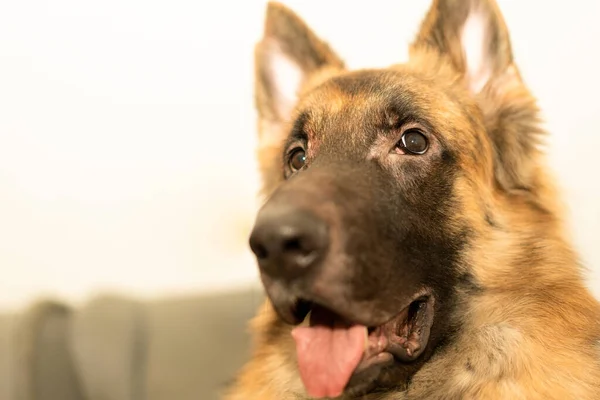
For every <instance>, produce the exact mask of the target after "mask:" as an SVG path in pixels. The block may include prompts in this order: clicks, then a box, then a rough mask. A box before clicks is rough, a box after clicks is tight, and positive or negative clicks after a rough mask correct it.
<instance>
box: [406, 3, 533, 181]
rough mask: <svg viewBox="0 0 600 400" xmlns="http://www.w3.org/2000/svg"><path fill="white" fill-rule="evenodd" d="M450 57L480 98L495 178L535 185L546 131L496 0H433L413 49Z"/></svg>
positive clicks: (478, 98) (413, 52) (413, 51)
mask: <svg viewBox="0 0 600 400" xmlns="http://www.w3.org/2000/svg"><path fill="white" fill-rule="evenodd" d="M432 50H433V51H437V52H438V53H439V54H440V55H441V56H442V57H446V59H447V60H448V61H450V63H451V64H452V65H453V66H454V68H455V69H456V70H457V72H459V73H460V74H461V76H462V78H463V82H464V85H465V86H466V88H467V89H468V90H469V91H470V92H471V93H472V94H473V96H474V97H475V99H476V100H477V102H478V104H479V106H480V108H481V110H482V112H483V115H484V118H485V125H486V129H487V132H488V134H489V136H490V138H491V141H492V144H493V146H494V150H495V153H496V157H495V170H496V180H497V181H498V183H499V184H500V186H501V187H503V188H504V189H506V190H512V189H532V186H534V185H535V182H534V180H535V177H534V176H533V174H534V173H535V171H534V168H535V163H536V162H537V160H536V159H535V158H536V156H537V155H538V150H537V145H538V144H539V142H540V140H539V139H540V137H541V134H542V133H543V132H542V130H541V128H540V121H539V117H538V108H537V106H536V102H535V99H534V98H533V97H532V96H531V94H530V92H529V91H528V90H527V88H526V87H525V85H524V84H523V82H522V80H521V76H520V74H519V71H518V68H517V66H516V65H515V63H514V60H513V54H512V49H511V43H510V37H509V33H508V29H507V27H506V24H505V22H504V18H503V17H502V14H501V12H500V9H499V8H498V5H497V4H496V2H495V1H494V0H434V2H433V5H432V6H431V8H430V10H429V12H428V14H427V16H426V17H425V20H424V21H423V23H422V26H421V30H420V32H419V33H418V34H417V38H416V40H415V41H414V43H413V45H412V46H411V54H413V55H414V54H415V53H418V52H420V51H432Z"/></svg>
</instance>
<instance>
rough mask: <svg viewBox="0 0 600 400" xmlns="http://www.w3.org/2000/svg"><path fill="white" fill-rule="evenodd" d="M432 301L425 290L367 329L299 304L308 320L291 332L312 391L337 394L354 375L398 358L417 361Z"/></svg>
mask: <svg viewBox="0 0 600 400" xmlns="http://www.w3.org/2000/svg"><path fill="white" fill-rule="evenodd" d="M433 305H434V298H433V296H431V295H430V294H427V295H422V294H421V295H419V296H418V297H416V298H415V299H414V300H413V301H412V302H411V303H410V304H409V305H408V306H407V307H406V308H404V309H403V310H402V311H401V312H400V313H399V314H398V315H396V316H395V317H394V318H392V319H391V320H390V321H388V322H386V323H385V324H383V325H380V326H376V327H367V326H364V325H360V324H354V323H351V322H349V321H347V320H345V319H344V318H342V317H340V316H339V315H337V314H335V313H334V312H332V311H330V310H328V309H327V308H325V307H322V306H319V305H317V304H313V303H310V302H304V301H300V302H298V303H297V305H296V313H297V315H300V316H301V317H305V318H304V319H305V321H304V323H303V324H301V325H300V326H298V327H296V328H294V330H293V331H292V336H293V337H294V339H295V341H296V352H297V358H298V366H299V369H300V376H301V378H302V381H303V383H304V385H305V387H306V390H307V392H308V394H309V395H310V396H312V397H315V398H321V397H337V396H340V395H341V394H342V393H343V392H344V390H345V389H346V388H347V387H348V385H349V383H350V381H351V378H353V377H357V376H359V375H362V374H363V373H365V372H367V371H368V370H370V369H373V368H377V367H379V368H382V367H384V366H386V365H388V364H391V363H392V362H393V361H394V359H395V360H397V361H399V362H411V361H413V360H416V359H417V358H418V357H419V356H420V355H421V354H422V352H423V350H424V349H425V347H426V346H427V343H428V341H429V333H430V329H431V325H432V323H433V313H434V307H433ZM307 314H309V316H307ZM302 319H303V318H300V320H302ZM352 380H354V379H352Z"/></svg>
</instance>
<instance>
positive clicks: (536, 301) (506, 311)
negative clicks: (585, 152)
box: [226, 0, 600, 400]
mask: <svg viewBox="0 0 600 400" xmlns="http://www.w3.org/2000/svg"><path fill="white" fill-rule="evenodd" d="M469 1H477V0H467V1H464V2H462V3H460V2H459V3H460V4H459V3H457V0H456V1H453V0H446V1H443V0H439V1H438V0H436V1H434V4H433V6H432V8H431V10H430V12H429V14H428V15H427V17H426V18H425V21H424V23H423V26H422V30H421V32H420V33H419V35H418V36H417V40H416V41H415V43H413V46H412V47H411V59H410V61H409V62H408V63H407V64H406V65H401V66H400V65H399V66H394V67H391V69H393V70H397V71H399V72H402V74H404V75H403V76H406V78H403V79H412V80H413V81H414V82H413V81H411V87H414V88H415V91H417V92H419V93H421V94H422V96H421V100H420V101H421V102H422V103H423V106H424V107H427V108H428V109H430V110H432V111H431V112H432V115H433V118H435V119H436V120H437V121H438V122H439V124H440V125H441V126H444V124H448V125H449V126H448V130H447V132H448V137H447V140H448V142H449V145H450V146H457V147H460V148H461V149H462V151H464V152H471V153H472V154H474V155H475V156H474V157H471V158H468V157H465V158H462V159H461V160H460V162H461V163H462V164H461V169H462V170H463V171H464V173H463V174H462V175H461V176H460V177H458V178H457V181H456V183H455V188H456V192H457V193H458V194H457V196H458V197H459V199H460V202H459V203H460V206H459V209H457V210H456V214H455V216H454V218H456V221H457V223H458V221H461V222H464V221H467V222H468V223H469V226H471V228H472V229H473V231H475V232H476V233H477V239H476V240H475V241H474V242H473V243H472V245H471V246H470V247H469V249H468V251H467V254H465V257H466V260H467V262H466V263H464V265H463V268H465V270H468V271H469V272H470V273H471V274H472V275H473V276H474V277H475V279H476V280H477V282H478V283H479V284H480V285H481V287H483V288H485V289H484V290H483V291H482V292H481V293H479V294H478V295H476V297H475V298H470V299H465V300H464V304H462V305H461V310H462V311H461V319H462V325H461V332H460V333H459V336H458V338H457V340H456V341H455V342H454V343H453V344H452V346H449V347H447V348H445V349H443V350H442V351H441V352H438V353H436V354H435V355H434V356H433V357H432V358H431V359H430V360H429V361H428V362H427V363H426V364H425V365H424V366H423V367H422V368H421V369H420V370H419V371H418V372H417V373H416V375H414V377H413V378H412V380H411V383H410V385H409V386H408V388H406V390H403V391H400V390H399V391H395V392H389V393H380V394H372V395H366V396H364V397H362V398H363V399H370V400H387V399H389V400H392V399H395V400H400V399H406V400H408V399H429V400H433V399H506V400H513V399H578V400H592V399H600V346H599V344H598V343H599V339H600V307H599V305H598V302H597V301H596V299H594V298H593V297H592V295H591V294H590V293H589V291H588V290H587V289H586V288H585V285H584V281H583V274H582V270H581V269H580V267H579V260H578V258H577V255H576V253H575V252H574V250H573V248H572V245H571V243H570V239H569V237H568V235H567V234H566V231H565V227H564V221H563V212H562V205H561V204H560V200H559V196H558V195H557V193H556V191H555V189H554V187H553V179H552V177H551V176H549V174H548V172H547V168H546V167H545V160H544V157H543V152H542V151H541V149H540V146H539V143H540V141H541V138H542V137H543V132H542V130H541V129H540V127H539V118H538V114H537V113H538V110H537V106H536V103H535V100H534V98H533V97H532V96H531V94H530V93H529V91H528V89H527V88H526V86H525V85H524V84H523V82H522V79H521V77H520V75H519V72H518V69H517V67H516V66H515V65H514V63H513V59H512V55H511V52H510V43H509V41H508V32H507V30H506V26H505V24H504V21H503V19H502V17H501V15H500V13H499V9H498V7H497V6H496V5H495V3H493V2H492V1H484V0H480V1H478V3H481V4H482V5H483V6H484V7H486V10H488V12H489V13H490V14H489V15H491V17H492V19H491V21H492V22H491V23H492V24H494V26H495V27H496V28H497V30H496V32H497V34H496V36H495V37H494V40H495V42H494V43H496V48H497V51H498V54H499V57H497V59H496V63H495V64H494V77H493V79H492V80H491V81H490V82H489V83H488V84H487V85H486V86H485V87H484V89H483V90H482V91H481V92H480V93H477V94H476V95H474V96H473V95H471V94H470V93H468V91H466V90H465V89H464V88H463V84H464V82H463V79H464V68H465V66H464V60H463V58H462V55H461V53H460V49H458V47H457V46H458V45H457V43H456V40H457V39H456V31H453V30H452V27H453V26H454V25H453V24H454V23H455V22H454V21H449V22H448V21H444V20H443V18H445V16H446V13H447V10H448V9H449V7H464V5H465V4H467V3H469ZM269 13H270V15H271V17H272V16H273V14H278V15H281V14H283V15H284V18H283V20H282V19H281V18H267V28H266V37H267V39H268V37H269V35H272V34H273V32H274V31H276V34H277V35H281V34H284V35H296V34H298V32H297V31H296V30H295V29H296V27H297V26H298V24H301V22H299V21H300V20H299V19H298V18H297V17H296V16H295V15H294V14H293V13H292V12H291V11H289V10H287V9H285V8H284V7H283V6H281V5H278V4H273V3H272V4H271V5H270V6H269ZM452 15H453V17H452V18H459V17H456V15H459V14H452ZM274 21H277V22H274ZM282 21H285V22H286V23H287V25H286V24H284V23H282ZM290 21H293V22H290ZM458 23H459V22H456V24H458ZM311 35H312V34H311ZM310 41H312V42H317V43H318V45H317V48H318V49H319V51H322V52H323V57H322V58H323V60H328V61H326V62H325V61H324V63H323V65H314V64H313V65H305V66H303V68H304V69H305V70H306V72H307V75H308V77H309V78H307V79H306V81H304V82H303V87H302V88H301V89H300V90H299V103H302V104H307V103H311V104H312V107H313V109H314V110H317V111H316V114H318V113H319V112H321V113H324V114H327V115H335V114H336V113H341V112H342V110H343V109H347V108H356V107H369V106H372V104H370V103H369V101H370V100H368V99H362V98H360V96H358V97H355V98H352V99H349V98H345V97H344V96H343V95H341V94H340V93H338V92H336V91H335V90H333V89H331V90H329V89H327V83H326V81H327V80H328V79H329V78H330V77H331V76H333V75H335V74H344V73H345V72H344V70H343V63H342V62H341V61H340V59H339V58H338V57H337V56H335V55H334V54H333V53H332V52H331V50H330V49H329V48H328V47H327V46H326V45H325V44H323V43H321V42H320V41H319V39H317V38H316V36H310ZM440 48H441V49H442V50H443V49H445V50H446V51H445V52H444V51H441V52H440V51H439V50H440ZM257 49H258V50H257V52H258V53H260V52H261V51H262V50H261V49H262V47H261V44H259V46H258V48H257ZM288 51H295V50H293V49H288ZM299 51H306V49H304V48H300V50H299ZM262 62H263V59H262V58H261V57H258V58H257V66H258V68H260V65H261V63H262ZM424 82H425V83H424ZM266 87H268V86H267V84H266V83H265V77H264V76H259V77H258V79H257V99H258V108H259V113H260V116H261V118H260V125H259V130H260V131H261V132H262V133H261V134H264V132H265V131H266V130H273V131H272V132H271V133H270V137H281V138H283V137H284V133H283V132H287V131H288V130H289V128H290V126H289V124H290V121H291V120H292V117H289V118H288V119H285V118H282V116H275V115H273V114H272V113H271V112H270V111H269V110H270V109H271V107H270V105H269V104H268V101H267V100H266V97H265V96H266V92H265V88H266ZM316 87H319V88H320V89H319V90H317V91H314V90H312V89H314V88H316ZM431 87H434V88H435V89H436V90H435V91H432V90H431ZM444 93H448V94H449V95H450V94H451V95H452V96H457V97H459V98H460V100H461V102H462V104H466V105H467V106H466V107H468V108H469V111H470V113H472V115H475V116H476V117H477V118H476V121H479V122H477V123H475V125H473V122H470V121H468V120H466V118H465V117H464V116H463V115H464V114H462V113H461V112H460V110H455V109H453V108H452V106H451V105H450V102H449V100H448V97H446V96H445V95H444ZM439 110H444V111H439ZM317 120H318V118H317ZM477 124H479V125H477ZM451 126H453V127H459V128H460V129H450V128H451ZM313 130H314V131H315V133H314V134H315V135H318V132H322V131H323V129H322V127H319V126H315V127H313ZM469 130H472V131H473V132H472V135H463V136H461V137H460V138H459V137H454V136H453V135H452V132H456V131H469ZM277 132H279V136H278V133H277ZM481 132H488V133H489V135H490V136H491V140H479V141H478V140H477V138H478V137H482V136H481V134H482V133H481ZM522 132H527V134H528V137H526V138H523V137H522V135H521V136H519V135H520V134H521V133H522ZM495 135H502V137H501V138H500V137H496V136H495ZM281 151H282V139H280V140H279V141H277V140H275V141H270V142H269V143H268V144H266V145H264V147H262V148H261V150H260V151H259V160H260V162H261V169H262V173H263V176H264V184H265V186H264V193H265V194H267V195H268V194H269V193H270V192H271V191H272V190H273V189H274V188H276V187H277V185H278V184H279V183H280V182H281V181H282V177H281V175H282V174H281V173H280V163H281V160H280V158H279V157H280V153H281ZM474 193H475V194H476V195H474ZM488 211H489V212H490V214H492V215H494V218H495V221H494V224H495V225H497V227H498V229H492V228H491V227H490V226H489V225H488V224H484V223H482V219H481V218H477V216H480V215H482V213H486V212H488ZM252 331H253V334H254V337H255V346H254V353H253V357H252V359H251V360H250V361H249V363H248V364H247V365H246V366H245V368H244V369H243V371H241V374H240V376H239V379H238V381H237V383H236V385H235V386H234V387H233V388H232V390H231V392H230V393H229V394H228V395H227V396H226V399H227V400H287V399H290V400H291V399H307V397H306V396H305V394H304V389H303V386H302V383H301V381H300V379H299V376H298V372H297V368H296V365H295V352H294V345H293V342H292V339H291V336H290V327H288V326H286V325H284V324H283V323H282V322H280V321H279V320H278V318H277V316H276V314H275V313H274V311H273V309H272V308H271V306H270V304H269V303H268V302H266V303H265V304H264V305H263V307H262V308H261V310H260V312H259V313H258V315H257V316H256V318H255V320H254V321H253V323H252Z"/></svg>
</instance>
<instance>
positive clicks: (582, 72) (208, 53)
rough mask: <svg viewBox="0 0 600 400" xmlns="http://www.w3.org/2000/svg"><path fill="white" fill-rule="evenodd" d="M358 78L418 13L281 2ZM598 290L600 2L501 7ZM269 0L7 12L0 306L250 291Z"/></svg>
mask: <svg viewBox="0 0 600 400" xmlns="http://www.w3.org/2000/svg"><path fill="white" fill-rule="evenodd" d="M286 3H288V4H289V5H290V6H292V7H293V8H295V9H296V10H297V11H298V12H299V13H300V14H301V15H303V16H304V17H305V18H306V19H307V20H308V21H309V22H310V23H311V25H312V26H313V27H315V28H316V29H317V31H318V32H319V33H321V34H322V36H324V37H326V38H327V39H328V40H329V41H330V42H331V43H332V45H333V46H334V47H335V48H336V49H337V50H338V51H339V52H340V53H341V54H342V55H343V56H344V57H345V58H346V60H347V61H348V63H349V65H350V66H352V67H362V66H385V65H387V64H389V63H394V62H397V61H401V60H403V59H405V58H406V46H407V43H408V41H409V40H410V39H411V38H412V35H413V34H414V33H415V31H416V28H417V25H418V23H419V20H420V18H421V17H422V16H423V13H424V12H425V10H426V8H427V6H428V4H429V0H419V1H414V0H413V1H410V2H409V1H383V0H377V1H373V0H372V1H369V2H349V1H343V0H335V1H334V0H328V1H316V0H313V1H309V0H294V1H291V0H290V1H287V2H286ZM500 5H501V7H502V9H503V10H504V12H505V15H506V17H507V21H508V25H509V27H510V29H511V30H512V35H513V38H514V45H515V52H516V56H517V60H518V62H519V63H520V65H521V67H522V70H523V73H524V76H525V79H526V80H527V81H528V82H529V84H530V86H531V87H532V89H533V90H534V92H535V93H536V94H537V95H538V97H539V98H540V103H541V106H542V108H543V109H544V112H545V117H546V120H547V122H548V126H549V128H550V130H551V131H552V134H553V136H552V139H551V145H552V147H551V155H552V161H553V165H554V166H555V168H556V170H557V172H558V173H559V177H560V178H561V181H562V184H563V186H564V187H565V190H566V194H567V200H569V201H570V202H571V205H572V211H573V221H574V233H575V237H576V242H577V244H578V246H579V247H580V248H581V250H582V254H583V256H584V259H585V261H586V262H587V264H588V265H590V266H595V269H592V275H591V282H592V284H593V285H595V286H594V288H595V289H596V292H597V293H600V246H597V245H596V242H597V239H596V237H597V236H598V232H600V215H599V210H600V206H599V205H598V198H599V195H600V179H598V177H597V176H596V174H597V171H598V169H599V168H598V167H599V166H600V157H597V155H596V154H597V153H598V149H599V148H600V106H599V105H598V104H600V103H599V102H598V100H597V93H600V78H599V77H598V72H597V71H600V57H598V50H597V46H596V43H597V41H598V39H599V38H600V24H598V22H597V16H598V15H600V13H599V11H600V5H599V4H598V2H592V1H589V0H571V1H570V2H569V3H568V5H567V4H566V3H564V2H550V1H544V0H528V1H522V0H500ZM264 6H265V2H264V1H263V0H238V1H227V2H224V1H191V0H174V1H162V2H158V1H142V0H105V1H102V2H92V1H80V0H54V1H52V2H46V1H41V0H20V1H2V2H0V307H7V306H10V307H13V306H18V305H21V304H23V302H25V301H29V300H30V299H31V298H32V296H38V295H41V294H48V293H53V294H57V295H60V296H65V297H67V298H69V299H80V298H82V297H85V296H87V295H88V294H89V293H90V291H93V290H97V289H103V288H115V289H118V290H126V291H128V292H132V293H136V294H140V295H155V294H167V293H175V292H181V291H190V290H205V289H217V288H223V287H227V286H230V285H238V284H245V283H248V282H255V280H256V272H255V267H254V264H253V261H252V258H251V257H250V254H249V252H248V250H247V248H246V236H247V232H248V229H249V227H250V225H251V223H252V218H253V215H252V211H253V210H254V207H255V197H254V192H255V190H256V187H257V176H256V173H255V163H254V158H253V157H254V154H253V151H254V150H253V146H254V134H255V133H254V132H255V116H254V109H253V104H252V91H251V90H252V75H251V73H252V50H253V49H252V47H253V45H254V43H255V41H256V40H257V39H258V37H259V35H260V31H261V27H262V22H263V13H264Z"/></svg>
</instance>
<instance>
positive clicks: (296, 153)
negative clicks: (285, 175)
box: [289, 148, 306, 172]
mask: <svg viewBox="0 0 600 400" xmlns="http://www.w3.org/2000/svg"><path fill="white" fill-rule="evenodd" d="M289 163H290V168H291V169H292V171H294V172H295V171H299V170H301V169H302V168H303V167H304V165H305V164H306V152H305V151H304V150H302V149H300V148H298V149H296V150H293V151H292V153H291V154H290V161H289Z"/></svg>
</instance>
